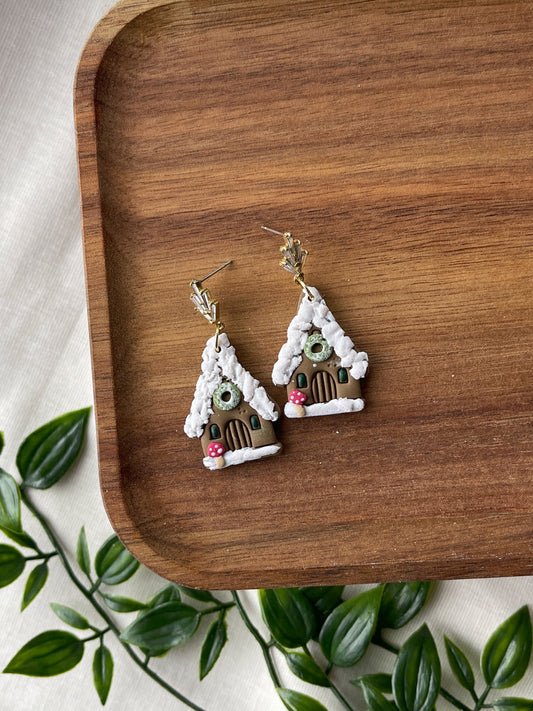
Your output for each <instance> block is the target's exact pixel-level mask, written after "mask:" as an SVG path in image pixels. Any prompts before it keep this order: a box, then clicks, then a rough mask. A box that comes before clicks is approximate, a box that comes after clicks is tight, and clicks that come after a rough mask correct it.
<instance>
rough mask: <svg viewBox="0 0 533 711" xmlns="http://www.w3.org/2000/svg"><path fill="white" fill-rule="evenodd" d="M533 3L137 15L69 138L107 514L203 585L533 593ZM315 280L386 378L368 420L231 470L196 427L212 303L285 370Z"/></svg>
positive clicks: (301, 439)
mask: <svg viewBox="0 0 533 711" xmlns="http://www.w3.org/2000/svg"><path fill="white" fill-rule="evenodd" d="M532 36H533V3H532V2H530V1H525V0H522V1H521V0H514V1H511V0H509V1H508V2H503V1H502V2H490V1H484V2H477V1H476V0H472V1H471V2H462V1H461V2H459V1H452V0H450V1H442V0H441V1H437V2H435V1H434V0H431V1H430V0H427V1H422V0H405V1H402V2H398V0H375V1H366V2H355V1H351V2H344V1H341V0H338V1H333V0H299V1H297V2H294V0H291V1H290V2H289V1H287V2H280V1H278V0H266V1H265V0H240V1H239V0H238V1H229V0H221V1H216V2H215V0H212V1H209V0H191V1H187V2H185V1H184V0H180V1H179V2H167V3H166V4H160V2H156V1H154V0H146V1H145V2H141V1H136V2H134V1H130V0H127V1H126V2H123V3H121V4H120V5H118V6H117V7H116V8H115V9H114V10H112V11H111V13H110V14H109V15H108V16H107V17H105V18H104V19H103V20H102V22H101V23H100V24H99V25H98V27H97V28H96V30H95V32H94V34H93V36H92V38H91V39H90V41H89V43H88V45H87V48H86V50H85V52H84V54H83V56H82V59H81V63H80V68H79V73H78V78H77V85H76V90H75V92H76V121H77V134H78V145H79V164H80V175H81V192H82V199H83V222H84V234H85V255H86V268H87V287H88V303H89V312H90V328H91V343H92V350H93V363H94V381H95V397H96V412H97V424H98V439H99V457H100V471H101V486H102V493H103V498H104V502H105V505H106V507H107V511H108V513H109V517H110V519H111V522H112V524H113V526H114V527H115V529H116V531H117V533H118V534H119V535H120V537H121V538H122V540H123V541H124V543H125V544H126V545H127V546H128V547H129V548H130V550H131V551H132V552H133V553H134V554H135V555H136V556H137V557H138V558H139V559H140V560H141V561H142V562H143V563H145V564H146V565H148V566H149V567H151V568H153V569H154V570H155V571H156V572H157V573H159V574H161V575H163V576H165V577H166V578H169V579H171V580H175V581H179V582H180V583H184V584H187V585H191V586H198V587H204V588H213V589H214V588H243V587H260V586H261V587H267V586H296V585H312V584H322V585H323V584H337V583H354V582H367V581H379V580H398V579H402V580H405V579H409V578H419V579H424V578H440V579H444V578H457V577H482V576H496V575H515V574H526V573H529V574H531V573H533V554H532V552H531V539H532V537H533V486H532V483H533V482H532V471H533V446H532V434H533V430H532V423H533V419H532V416H533V382H532V381H533V378H532V372H533V329H532V296H533V293H532V292H533V290H532V285H533V261H532V242H533V240H532V237H533V232H532V224H533V208H532V200H531V195H532V192H533V181H532V171H531V166H532V162H531V161H532V158H533V115H532V104H531V68H532V59H533V49H532V44H531V37H532ZM262 224H266V225H269V226H271V227H273V228H275V229H278V230H281V231H284V230H291V231H292V232H293V234H294V236H295V237H297V238H301V239H302V240H303V242H304V244H305V246H306V247H307V248H308V250H309V252H310V257H309V260H308V267H307V270H306V278H307V281H308V282H309V283H310V284H312V285H313V286H316V287H317V288H318V289H319V290H320V291H321V292H322V294H323V295H324V297H325V298H326V300H327V302H328V305H329V307H330V309H331V310H332V312H333V314H334V315H335V316H336V317H337V320H338V321H339V323H340V324H341V326H342V327H343V328H344V329H345V331H346V332H347V334H349V335H350V336H351V338H352V339H353V340H354V342H355V343H356V345H357V347H358V348H359V349H361V350H365V351H367V352H368V354H369V358H370V371H369V377H367V379H366V383H365V387H364V395H365V397H366V402H367V405H366V408H365V410H363V411H362V412H360V413H356V414H350V415H342V416H329V417H313V418H308V419H306V420H287V419H283V420H282V421H281V424H280V428H279V437H280V438H281V440H282V441H283V444H284V450H283V453H282V454H281V455H279V456H277V457H272V458H270V459H263V460H261V461H258V462H252V463H248V464H243V465H241V466H235V467H229V468H227V469H223V470H221V471H217V472H210V471H208V470H207V469H205V468H204V467H203V466H202V461H201V459H202V453H201V448H200V444H199V442H198V441H195V440H189V439H188V438H187V437H186V436H185V435H184V433H183V424H184V420H185V417H186V415H187V413H188V411H189V407H190V404H191V400H192V397H193V392H194V388H195V383H196V379H197V377H198V375H199V373H200V360H201V353H202V350H203V347H204V344H205V341H206V339H207V338H208V337H210V336H211V335H212V329H211V328H210V327H209V325H208V324H207V323H206V322H205V321H204V320H203V319H202V318H201V317H200V316H199V315H198V314H197V313H195V312H194V310H193V307H192V304H191V303H190V301H189V293H190V289H189V286H188V282H189V281H190V280H191V279H192V278H200V277H202V276H203V275H204V274H206V273H207V272H209V271H210V270H211V269H214V268H215V267H216V266H218V265H219V264H221V263H222V262H224V261H226V260H228V259H233V265H232V266H230V267H229V268H227V269H226V270H224V271H223V272H221V273H220V274H218V275H217V276H216V277H213V279H212V280H211V281H210V282H209V287H210V289H211V290H212V293H213V294H214V295H215V296H217V297H218V298H219V301H220V306H221V313H222V318H223V320H224V322H225V324H226V328H227V332H228V335H229V337H230V339H231V342H232V343H233V345H234V346H235V347H236V350H237V353H238V357H239V359H240V361H241V363H242V364H243V365H244V366H245V367H246V368H247V369H249V370H250V371H251V372H252V374H253V375H255V376H256V377H257V378H259V379H260V380H261V382H262V383H263V385H264V386H265V387H266V389H267V391H268V393H269V394H270V395H271V396H272V397H274V398H276V399H277V400H278V402H279V403H280V404H283V402H284V398H285V393H284V389H283V388H279V389H278V388H275V387H274V386H273V385H272V382H271V380H270V376H271V369H272V365H273V363H274V362H275V360H276V357H277V353H278V350H279V348H280V346H281V345H282V344H283V343H284V341H285V332H286V327H287V325H288V323H289V321H290V319H291V318H292V317H293V315H294V313H295V312H296V308H297V302H298V296H299V293H298V292H299V290H298V288H297V287H296V286H295V285H294V284H293V283H292V280H291V278H290V276H289V275H288V274H286V273H285V272H283V271H282V270H281V269H280V268H279V266H278V260H279V252H278V247H279V245H280V244H281V241H280V240H279V239H278V238H277V237H275V236H272V235H269V234H267V233H266V232H262V231H261V230H260V225H262Z"/></svg>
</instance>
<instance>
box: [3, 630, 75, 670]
mask: <svg viewBox="0 0 533 711" xmlns="http://www.w3.org/2000/svg"><path fill="white" fill-rule="evenodd" d="M82 657H83V642H82V641H81V640H80V639H78V638H77V637H75V636H74V635H73V634H71V633H70V632H63V631H62V630H50V631H49V632H42V633H41V634H38V635H37V637H34V638H33V639H30V641H29V642H27V643H26V644H25V645H24V646H23V647H22V649H20V650H19V651H18V652H17V653H16V654H15V656H14V657H13V659H12V660H11V661H10V662H9V664H8V665H7V667H6V668H5V669H4V674H24V675H25V676H56V674H63V673H64V672H67V671H70V669H73V668H74V667H75V666H76V664H78V662H79V661H80V660H81V658H82Z"/></svg>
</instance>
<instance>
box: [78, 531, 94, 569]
mask: <svg viewBox="0 0 533 711" xmlns="http://www.w3.org/2000/svg"><path fill="white" fill-rule="evenodd" d="M76 560H77V561H78V565H79V566H80V570H81V571H82V572H83V573H85V575H87V577H89V576H90V575H91V556H90V555H89V546H88V544H87V536H86V535H85V526H82V527H81V531H80V535H79V536H78V542H77V544H76Z"/></svg>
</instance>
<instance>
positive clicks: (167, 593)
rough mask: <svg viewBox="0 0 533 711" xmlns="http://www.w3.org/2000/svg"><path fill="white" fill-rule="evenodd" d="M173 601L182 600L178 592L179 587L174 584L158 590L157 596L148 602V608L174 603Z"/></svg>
mask: <svg viewBox="0 0 533 711" xmlns="http://www.w3.org/2000/svg"><path fill="white" fill-rule="evenodd" d="M173 600H177V601H178V602H179V601H180V600H181V595H180V591H179V590H178V586H177V585H175V584H174V583H169V584H168V585H165V587H164V588H161V590H158V591H157V592H156V594H155V595H154V596H153V597H151V598H150V599H149V600H148V602H147V603H146V607H148V608H152V607H157V606H158V605H162V604H163V603H165V602H172V601H173Z"/></svg>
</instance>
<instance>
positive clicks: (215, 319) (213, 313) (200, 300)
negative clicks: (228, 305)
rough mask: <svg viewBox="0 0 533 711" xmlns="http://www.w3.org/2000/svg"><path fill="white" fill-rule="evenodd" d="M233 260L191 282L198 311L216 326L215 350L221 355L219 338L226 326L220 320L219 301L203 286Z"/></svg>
mask: <svg viewBox="0 0 533 711" xmlns="http://www.w3.org/2000/svg"><path fill="white" fill-rule="evenodd" d="M232 261H233V260H231V259H230V260H229V261H228V262H226V263H225V264H222V265H221V266H220V267H217V268H216V269H214V270H213V271H212V272H210V273H209V274H208V275H207V276H205V277H203V278H202V279H192V280H191V281H190V282H189V286H190V287H192V290H193V291H192V294H191V301H192V302H193V304H194V306H195V308H196V310H197V311H198V312H199V313H200V314H201V315H202V316H203V317H204V318H205V319H207V321H209V323H210V324H211V325H212V326H215V329H216V330H215V350H216V352H217V353H220V347H219V345H218V337H219V336H220V334H221V333H222V332H223V331H224V324H223V323H222V321H221V320H220V318H219V309H218V301H216V300H215V299H213V297H212V296H211V293H210V291H209V289H207V288H206V287H205V286H203V282H204V281H206V280H207V279H209V278H210V277H212V276H213V275H214V274H216V273H217V272H219V271H220V270H221V269H224V268H225V267H227V266H228V264H231V263H232Z"/></svg>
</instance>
